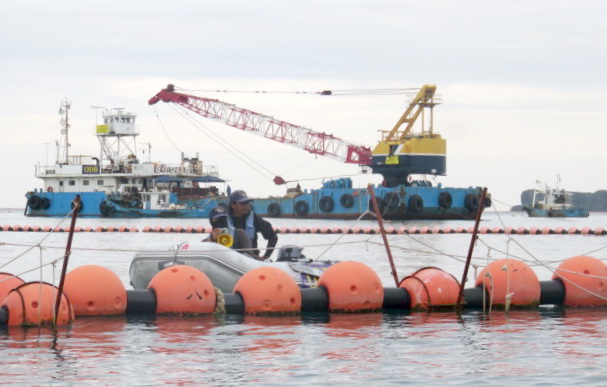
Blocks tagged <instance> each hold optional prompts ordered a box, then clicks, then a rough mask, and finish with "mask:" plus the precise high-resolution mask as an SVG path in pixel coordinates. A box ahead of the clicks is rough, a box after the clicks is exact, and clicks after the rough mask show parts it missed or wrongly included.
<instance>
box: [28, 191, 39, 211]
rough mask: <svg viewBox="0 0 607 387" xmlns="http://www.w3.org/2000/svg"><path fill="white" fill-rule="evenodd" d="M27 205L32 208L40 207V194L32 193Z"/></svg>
mask: <svg viewBox="0 0 607 387" xmlns="http://www.w3.org/2000/svg"><path fill="white" fill-rule="evenodd" d="M27 205H28V206H29V208H31V209H32V210H38V209H40V196H36V195H32V196H30V198H29V199H27Z"/></svg>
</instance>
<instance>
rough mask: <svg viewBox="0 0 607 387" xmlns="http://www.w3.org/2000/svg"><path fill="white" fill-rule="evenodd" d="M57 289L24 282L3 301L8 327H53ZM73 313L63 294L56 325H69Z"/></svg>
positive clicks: (51, 286) (42, 284)
mask: <svg viewBox="0 0 607 387" xmlns="http://www.w3.org/2000/svg"><path fill="white" fill-rule="evenodd" d="M57 291H58V289H57V288H56V287H54V286H53V285H51V284H49V283H46V282H26V283H24V284H23V285H20V286H18V287H16V288H15V289H13V290H11V292H10V293H9V294H8V296H7V297H6V299H5V300H4V303H3V307H6V308H7V309H8V323H7V325H9V326H17V325H22V326H37V325H53V322H54V318H53V317H54V314H55V301H56V300H57ZM72 321H74V311H73V309H72V306H71V305H70V302H69V299H68V297H67V296H66V295H65V293H64V294H63V295H62V296H61V301H60V304H59V314H58V316H57V325H64V324H71V323H72Z"/></svg>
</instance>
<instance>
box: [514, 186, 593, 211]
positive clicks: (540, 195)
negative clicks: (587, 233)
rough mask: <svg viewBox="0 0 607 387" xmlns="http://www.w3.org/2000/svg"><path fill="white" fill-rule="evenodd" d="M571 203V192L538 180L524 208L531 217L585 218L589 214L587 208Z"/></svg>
mask: <svg viewBox="0 0 607 387" xmlns="http://www.w3.org/2000/svg"><path fill="white" fill-rule="evenodd" d="M572 203H573V193H572V192H568V191H565V190H564V189H559V188H558V186H557V188H554V189H553V188H550V187H549V186H548V185H542V184H541V183H539V182H538V183H537V186H536V188H535V189H534V190H533V199H532V201H531V206H530V207H524V210H525V212H526V213H527V215H529V216H530V217H533V218H586V217H588V216H589V215H590V213H589V212H588V210H587V209H585V208H576V207H574V206H573V204H572Z"/></svg>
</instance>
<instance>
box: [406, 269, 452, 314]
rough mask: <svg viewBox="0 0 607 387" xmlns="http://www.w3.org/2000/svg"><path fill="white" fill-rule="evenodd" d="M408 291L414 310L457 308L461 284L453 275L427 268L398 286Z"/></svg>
mask: <svg viewBox="0 0 607 387" xmlns="http://www.w3.org/2000/svg"><path fill="white" fill-rule="evenodd" d="M398 287H399V288H403V289H405V290H407V292H408V293H409V297H410V298H411V306H410V307H411V309H412V310H427V309H430V308H433V307H445V306H455V305H456V304H457V297H458V295H459V283H458V282H457V280H456V279H455V277H453V276H452V275H451V274H447V273H445V272H444V271H443V270H441V269H439V268H436V267H425V268H422V269H419V270H418V271H416V272H415V273H413V274H411V275H410V276H407V277H405V278H403V279H402V281H400V283H399V284H398Z"/></svg>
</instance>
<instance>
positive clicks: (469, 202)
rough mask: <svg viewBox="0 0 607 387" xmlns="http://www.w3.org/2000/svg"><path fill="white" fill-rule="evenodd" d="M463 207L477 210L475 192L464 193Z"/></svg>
mask: <svg viewBox="0 0 607 387" xmlns="http://www.w3.org/2000/svg"><path fill="white" fill-rule="evenodd" d="M464 207H466V209H467V210H468V211H476V210H478V196H476V195H475V194H468V195H466V198H465V199H464Z"/></svg>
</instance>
